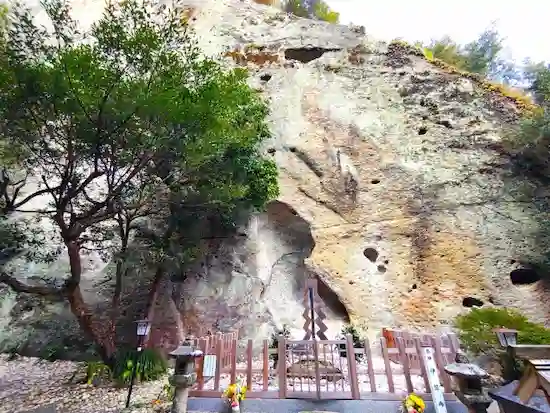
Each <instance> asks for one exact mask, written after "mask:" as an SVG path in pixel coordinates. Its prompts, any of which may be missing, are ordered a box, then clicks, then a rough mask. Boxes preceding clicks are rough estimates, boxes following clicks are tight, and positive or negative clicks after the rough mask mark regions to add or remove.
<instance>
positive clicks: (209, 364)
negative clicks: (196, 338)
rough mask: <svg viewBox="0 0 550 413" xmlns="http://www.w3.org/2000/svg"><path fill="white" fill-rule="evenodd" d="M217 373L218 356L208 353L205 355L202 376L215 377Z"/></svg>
mask: <svg viewBox="0 0 550 413" xmlns="http://www.w3.org/2000/svg"><path fill="white" fill-rule="evenodd" d="M215 375H216V356H215V355H213V354H207V355H205V356H204V364H203V368H202V376H203V377H214V376H215Z"/></svg>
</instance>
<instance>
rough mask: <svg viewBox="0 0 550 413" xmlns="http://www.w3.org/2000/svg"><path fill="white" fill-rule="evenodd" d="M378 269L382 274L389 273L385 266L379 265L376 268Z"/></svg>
mask: <svg viewBox="0 0 550 413" xmlns="http://www.w3.org/2000/svg"><path fill="white" fill-rule="evenodd" d="M376 269H377V270H378V272H381V273H385V272H386V271H387V269H386V267H385V266H383V265H379V266H378V267H376Z"/></svg>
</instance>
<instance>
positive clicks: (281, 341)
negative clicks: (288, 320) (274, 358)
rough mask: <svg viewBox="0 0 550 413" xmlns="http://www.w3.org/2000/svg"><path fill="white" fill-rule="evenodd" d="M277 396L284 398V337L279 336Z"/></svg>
mask: <svg viewBox="0 0 550 413" xmlns="http://www.w3.org/2000/svg"><path fill="white" fill-rule="evenodd" d="M278 344H279V348H278V351H279V362H278V363H279V365H278V367H279V372H278V374H279V398H280V399H286V338H285V336H283V335H282V334H281V335H280V336H279V343H278Z"/></svg>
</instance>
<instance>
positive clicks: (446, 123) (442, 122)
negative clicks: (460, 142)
mask: <svg viewBox="0 0 550 413" xmlns="http://www.w3.org/2000/svg"><path fill="white" fill-rule="evenodd" d="M437 123H438V124H440V125H441V126H445V127H446V128H447V129H452V128H453V124H452V123H451V121H450V120H447V119H442V120H440V121H438V122H437Z"/></svg>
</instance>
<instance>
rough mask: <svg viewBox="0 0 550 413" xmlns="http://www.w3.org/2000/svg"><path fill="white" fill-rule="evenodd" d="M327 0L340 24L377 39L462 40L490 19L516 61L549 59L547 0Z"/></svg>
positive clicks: (489, 21) (483, 27)
mask: <svg viewBox="0 0 550 413" xmlns="http://www.w3.org/2000/svg"><path fill="white" fill-rule="evenodd" d="M326 1H327V3H328V4H329V5H330V7H331V8H333V9H334V10H335V11H337V12H339V13H340V21H341V23H343V24H347V23H350V22H353V23H354V24H358V25H363V26H365V29H366V32H367V33H368V34H370V35H372V36H374V37H375V38H378V39H380V40H391V39H394V38H397V37H401V38H403V39H405V40H408V41H415V40H420V41H429V40H430V39H433V38H436V39H437V38H441V37H442V36H444V35H449V36H451V38H453V39H454V40H455V41H457V42H459V43H467V42H469V41H471V40H473V39H475V38H476V37H477V35H478V34H479V33H481V32H482V31H483V30H484V29H485V28H487V27H488V26H489V25H490V24H491V22H493V21H495V22H496V28H497V29H498V30H499V33H500V34H501V36H503V37H505V46H506V49H508V51H509V52H510V53H511V55H512V57H513V58H514V59H515V60H516V61H518V62H521V61H522V60H523V59H524V58H526V57H530V58H531V59H532V60H534V61H541V60H545V61H550V45H549V44H548V40H547V39H549V38H550V24H549V23H548V16H550V2H545V1H542V0H523V1H522V2H521V5H520V7H514V5H513V4H512V3H510V4H507V3H506V2H503V1H496V0H461V1H460V2H450V1H437V0H416V1H414V2H411V1H410V0H384V1H367V0H326Z"/></svg>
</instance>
